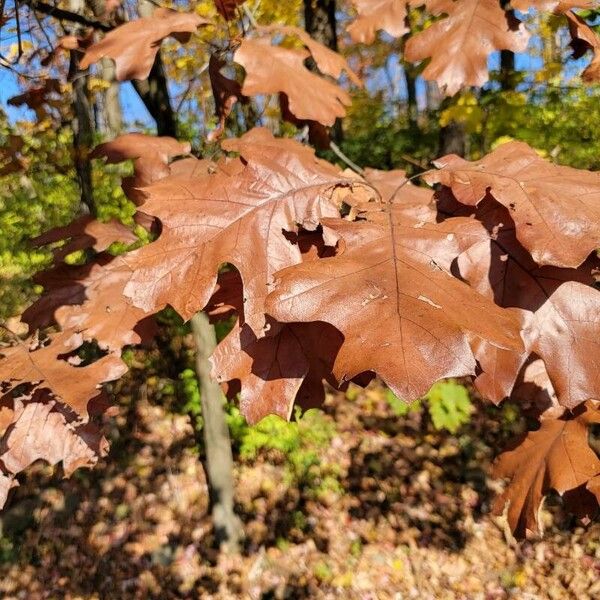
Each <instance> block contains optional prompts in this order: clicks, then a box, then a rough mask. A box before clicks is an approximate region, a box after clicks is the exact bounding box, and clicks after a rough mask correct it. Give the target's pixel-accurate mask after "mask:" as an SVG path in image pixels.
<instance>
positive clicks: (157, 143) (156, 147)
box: [90, 133, 192, 187]
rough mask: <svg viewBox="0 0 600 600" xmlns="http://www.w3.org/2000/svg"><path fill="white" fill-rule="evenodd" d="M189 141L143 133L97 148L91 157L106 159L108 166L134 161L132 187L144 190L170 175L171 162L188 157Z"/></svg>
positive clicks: (128, 134)
mask: <svg viewBox="0 0 600 600" xmlns="http://www.w3.org/2000/svg"><path fill="white" fill-rule="evenodd" d="M191 149H192V147H191V145H190V144H189V142H179V141H177V140H176V139H174V138H172V137H168V136H163V137H156V136H154V135H146V134H144V133H126V134H124V135H120V136H118V137H116V138H115V139H113V140H110V141H109V142H104V143H103V144H99V145H98V146H96V147H95V148H94V149H93V150H92V152H91V154H90V158H106V162H107V163H108V164H111V165H112V164H116V163H120V162H123V161H125V160H133V173H134V178H133V179H132V180H131V184H132V185H133V186H135V187H143V186H145V185H149V184H151V183H152V182H153V181H157V180H158V179H161V178H163V177H166V176H167V175H170V173H171V171H170V169H169V163H170V161H171V160H172V159H173V158H175V157H176V156H180V155H182V154H189V153H190V151H191Z"/></svg>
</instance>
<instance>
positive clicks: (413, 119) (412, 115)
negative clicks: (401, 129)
mask: <svg viewBox="0 0 600 600" xmlns="http://www.w3.org/2000/svg"><path fill="white" fill-rule="evenodd" d="M404 78H405V80H406V92H407V96H408V98H407V116H408V126H409V127H410V129H411V130H415V129H418V124H417V118H418V116H419V107H418V106H417V78H416V76H415V73H413V71H412V68H411V67H410V66H409V65H404Z"/></svg>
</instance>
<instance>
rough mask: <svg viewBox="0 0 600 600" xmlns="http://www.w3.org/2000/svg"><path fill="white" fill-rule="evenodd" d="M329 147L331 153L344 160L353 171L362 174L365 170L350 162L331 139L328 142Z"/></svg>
mask: <svg viewBox="0 0 600 600" xmlns="http://www.w3.org/2000/svg"><path fill="white" fill-rule="evenodd" d="M329 147H330V148H331V150H332V151H333V153H334V154H335V155H336V156H337V157H338V158H339V159H340V160H341V161H343V162H345V163H346V164H347V165H348V166H349V167H350V168H351V169H352V170H353V171H355V172H356V173H358V174H359V175H364V174H365V171H364V169H362V168H361V167H359V166H358V165H357V164H356V163H355V162H352V161H351V160H350V159H349V158H348V157H347V156H346V155H345V154H344V153H343V152H342V151H341V150H340V148H339V146H338V145H337V144H336V143H335V142H333V141H331V142H329Z"/></svg>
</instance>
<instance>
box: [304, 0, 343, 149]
mask: <svg viewBox="0 0 600 600" xmlns="http://www.w3.org/2000/svg"><path fill="white" fill-rule="evenodd" d="M335 9H336V1H335V0H304V29H305V30H306V32H307V33H308V34H309V35H310V37H312V38H313V39H315V40H317V42H321V44H323V45H324V46H327V47H328V48H331V49H332V50H334V51H335V52H337V50H338V40H337V18H336V16H335ZM309 67H310V68H312V69H314V70H316V66H315V65H314V64H312V65H311V64H309ZM331 137H332V138H333V140H334V141H335V142H336V143H338V144H339V143H340V142H341V140H342V138H343V129H342V121H341V119H336V121H335V124H334V125H333V127H332V129H331Z"/></svg>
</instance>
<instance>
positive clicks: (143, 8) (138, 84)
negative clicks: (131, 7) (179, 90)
mask: <svg viewBox="0 0 600 600" xmlns="http://www.w3.org/2000/svg"><path fill="white" fill-rule="evenodd" d="M155 8H156V5H155V4H153V3H152V2H149V1H148V0H139V2H138V13H139V15H140V17H149V16H150V15H152V13H153V12H154V9H155ZM131 83H132V84H133V87H134V88H135V91H136V92H137V93H138V95H139V97H140V98H141V100H142V102H143V103H144V106H145V107H146V108H147V109H148V112H149V113H150V115H151V116H152V118H153V119H154V121H155V122H156V130H157V133H158V135H170V136H171V137H177V125H176V123H175V115H174V113H173V108H172V107H171V99H170V97H169V88H168V86H167V77H166V75H165V69H164V66H163V62H162V58H161V54H160V51H159V52H158V53H157V55H156V59H155V61H154V64H153V65H152V70H151V71H150V75H149V76H148V79H147V80H146V81H137V80H135V79H134V80H133V81H132V82H131Z"/></svg>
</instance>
